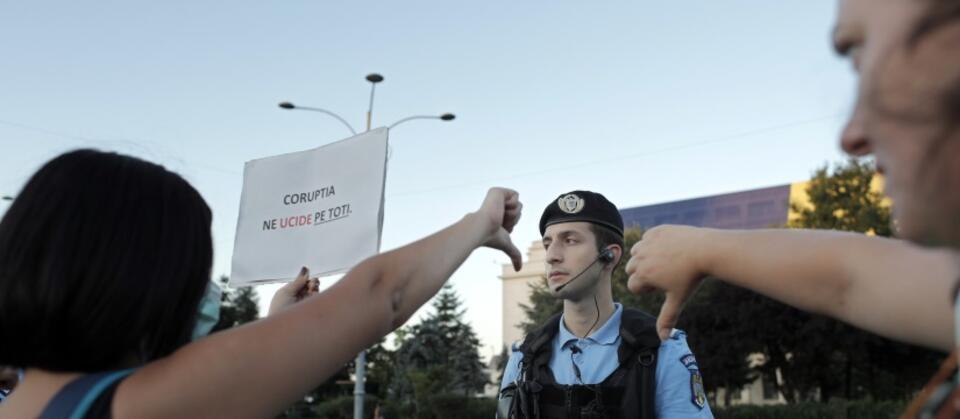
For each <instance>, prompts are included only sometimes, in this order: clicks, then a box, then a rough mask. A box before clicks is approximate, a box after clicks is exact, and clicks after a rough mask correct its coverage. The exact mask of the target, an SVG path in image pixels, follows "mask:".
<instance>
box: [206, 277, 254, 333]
mask: <svg viewBox="0 0 960 419" xmlns="http://www.w3.org/2000/svg"><path fill="white" fill-rule="evenodd" d="M229 280H230V278H228V277H227V276H221V277H220V289H221V290H222V291H223V293H222V294H221V296H220V320H219V321H217V324H216V325H215V326H214V327H213V330H212V331H211V333H213V332H219V331H221V330H225V329H229V328H231V327H237V326H239V325H241V324H244V323H249V322H252V321H254V320H256V319H258V318H260V307H259V305H258V304H257V300H259V296H258V295H257V290H256V289H255V288H253V287H242V288H231V287H229V286H228V285H227V283H228V282H229Z"/></svg>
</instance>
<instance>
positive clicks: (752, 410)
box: [713, 400, 906, 419]
mask: <svg viewBox="0 0 960 419" xmlns="http://www.w3.org/2000/svg"><path fill="white" fill-rule="evenodd" d="M904 408H906V403H904V402H891V401H879V402H878V401H871V400H857V401H850V402H832V403H813V402H810V403H797V404H790V405H776V406H732V407H728V408H717V409H714V410H713V415H714V417H715V418H716V419H767V418H773V419H820V418H824V419H887V418H889V419H895V418H897V417H899V416H900V413H902V412H903V409H904Z"/></svg>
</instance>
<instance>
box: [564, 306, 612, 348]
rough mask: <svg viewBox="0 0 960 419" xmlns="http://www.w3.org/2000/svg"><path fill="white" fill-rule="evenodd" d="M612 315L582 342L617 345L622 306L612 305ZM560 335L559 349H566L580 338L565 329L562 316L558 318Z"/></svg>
mask: <svg viewBox="0 0 960 419" xmlns="http://www.w3.org/2000/svg"><path fill="white" fill-rule="evenodd" d="M613 306H614V310H613V314H612V315H610V318H609V319H607V322H606V323H604V324H603V326H600V328H599V329H597V330H594V331H593V333H590V336H587V337H586V339H584V340H589V341H592V342H594V343H598V344H601V345H613V344H614V343H617V339H619V338H620V318H621V317H622V315H623V306H622V305H620V303H614V304H613ZM559 327H560V333H559V334H557V339H559V340H560V343H561V347H562V348H564V349H566V348H567V347H568V346H569V345H570V343H571V342H574V341H578V340H580V338H579V337H578V336H577V335H574V334H573V333H572V332H570V330H569V329H567V325H566V324H564V322H563V316H562V315H561V316H560V326H559Z"/></svg>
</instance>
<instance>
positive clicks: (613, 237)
mask: <svg viewBox="0 0 960 419" xmlns="http://www.w3.org/2000/svg"><path fill="white" fill-rule="evenodd" d="M590 231H592V232H593V237H594V238H596V241H597V250H598V251H601V252H602V251H603V249H604V248H605V247H607V246H610V245H612V244H615V245H617V246H620V255H621V258H620V259H621V260H622V259H623V257H622V256H623V246H624V244H623V235H621V234H620V233H618V232H616V231H614V230H613V229H611V228H608V227H604V226H602V225H599V224H594V223H590ZM617 264H618V265H619V264H620V261H617Z"/></svg>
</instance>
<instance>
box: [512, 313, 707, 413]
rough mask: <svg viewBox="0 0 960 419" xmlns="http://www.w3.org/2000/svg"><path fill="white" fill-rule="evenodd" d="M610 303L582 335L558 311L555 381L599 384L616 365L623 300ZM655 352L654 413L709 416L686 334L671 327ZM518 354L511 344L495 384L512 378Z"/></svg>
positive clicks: (552, 362) (552, 364)
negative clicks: (600, 320) (601, 319)
mask: <svg viewBox="0 0 960 419" xmlns="http://www.w3.org/2000/svg"><path fill="white" fill-rule="evenodd" d="M615 307H616V309H615V310H614V312H613V315H612V316H610V319H609V320H607V322H606V323H605V324H604V325H603V326H602V327H600V328H599V329H597V330H596V331H595V332H593V333H591V334H590V336H587V337H586V338H584V339H580V338H579V337H577V336H576V335H574V334H573V333H570V330H568V329H567V327H566V325H565V324H564V322H563V316H561V317H560V331H559V333H557V335H556V336H555V337H554V338H553V342H552V345H553V349H552V351H551V353H550V369H551V370H553V376H554V379H555V380H556V381H557V383H558V384H561V385H564V384H565V385H571V384H599V383H601V382H603V380H604V379H606V378H607V376H609V375H610V374H612V373H613V371H614V370H616V369H617V366H619V365H620V362H619V360H618V358H617V349H618V348H619V347H620V319H621V317H622V316H623V306H622V305H620V304H619V303H618V304H615ZM574 345H576V346H577V347H579V348H580V352H579V353H575V352H576V351H574V350H572V349H571V347H573V346H574ZM657 355H658V356H657V394H656V414H657V417H658V418H660V419H673V418H691V419H693V418H696V419H706V418H709V419H713V413H712V412H711V411H710V405H709V404H708V403H707V401H706V398H705V396H704V393H703V381H702V380H703V378H702V376H701V375H700V369H699V366H697V362H696V359H695V358H694V357H693V353H692V352H691V351H690V347H689V346H688V345H687V338H686V334H685V333H684V332H683V331H681V330H677V329H674V331H673V333H672V334H671V335H670V339H667V340H666V341H664V342H663V343H661V344H660V349H659V351H658V353H657ZM522 357H523V354H522V353H521V352H520V349H519V344H516V345H514V347H513V350H512V352H511V354H510V360H509V361H507V367H506V368H505V369H504V372H503V381H501V383H500V389H503V388H504V387H506V386H507V384H509V383H511V382H513V381H514V380H516V379H517V375H518V373H519V364H520V359H521V358H522ZM574 364H576V368H574ZM577 369H579V372H580V376H579V378H578V377H577ZM698 395H699V397H698Z"/></svg>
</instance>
